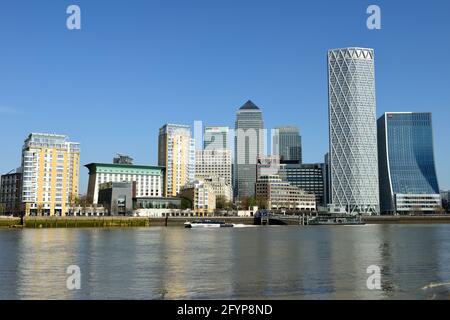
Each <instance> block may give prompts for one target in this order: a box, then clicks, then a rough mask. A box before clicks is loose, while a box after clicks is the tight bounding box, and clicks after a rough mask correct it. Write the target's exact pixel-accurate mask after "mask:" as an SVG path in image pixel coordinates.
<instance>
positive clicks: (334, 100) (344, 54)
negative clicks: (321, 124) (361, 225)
mask: <svg viewBox="0 0 450 320" xmlns="http://www.w3.org/2000/svg"><path fill="white" fill-rule="evenodd" d="M374 73H375V72H374V52H373V50H372V49H364V48H344V49H334V50H329V51H328V99H329V101H328V105H329V110H328V112H329V134H330V152H329V170H330V183H331V186H330V193H331V202H332V204H333V205H337V206H342V207H346V208H347V211H348V212H349V213H370V214H377V213H378V212H379V194H378V191H377V190H378V154H377V128H376V114H375V112H376V110H375V109H376V102H375V74H374Z"/></svg>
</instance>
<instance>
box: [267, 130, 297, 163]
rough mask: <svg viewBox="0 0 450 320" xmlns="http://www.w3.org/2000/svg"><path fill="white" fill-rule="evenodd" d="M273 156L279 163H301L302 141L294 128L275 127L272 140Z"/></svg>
mask: <svg viewBox="0 0 450 320" xmlns="http://www.w3.org/2000/svg"><path fill="white" fill-rule="evenodd" d="M272 149H273V152H272V153H273V154H274V155H279V156H280V159H281V161H298V162H299V163H302V139H301V136H300V131H299V129H298V127H296V126H279V127H276V128H275V130H274V134H273V139H272Z"/></svg>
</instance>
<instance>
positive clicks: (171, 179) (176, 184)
mask: <svg viewBox="0 0 450 320" xmlns="http://www.w3.org/2000/svg"><path fill="white" fill-rule="evenodd" d="M158 165H159V166H163V167H165V168H166V174H165V179H164V180H165V181H164V196H165V197H175V196H177V194H178V192H179V191H180V188H181V187H183V186H184V185H185V184H187V183H189V182H192V181H194V174H195V140H194V139H192V138H191V130H190V127H189V126H186V125H179V124H166V125H164V126H162V127H161V128H160V129H159V138H158Z"/></svg>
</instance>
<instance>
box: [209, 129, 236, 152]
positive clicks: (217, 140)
mask: <svg viewBox="0 0 450 320" xmlns="http://www.w3.org/2000/svg"><path fill="white" fill-rule="evenodd" d="M228 133H229V128H228V127H218V126H206V127H205V131H204V133H203V148H204V149H205V150H219V149H230V146H229V145H228Z"/></svg>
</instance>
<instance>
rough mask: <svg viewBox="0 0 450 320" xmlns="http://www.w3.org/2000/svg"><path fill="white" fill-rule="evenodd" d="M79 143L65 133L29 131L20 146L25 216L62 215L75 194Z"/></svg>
mask: <svg viewBox="0 0 450 320" xmlns="http://www.w3.org/2000/svg"><path fill="white" fill-rule="evenodd" d="M79 170H80V144H79V143H77V142H70V141H68V137H67V136H65V135H57V134H47V133H31V134H30V135H29V136H28V138H27V139H26V140H25V142H24V145H23V149H22V203H23V206H24V212H25V214H26V215H51V216H53V215H59V216H61V215H66V214H67V212H68V209H69V207H70V206H71V205H73V204H74V203H75V199H76V197H77V196H78V187H79Z"/></svg>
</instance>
